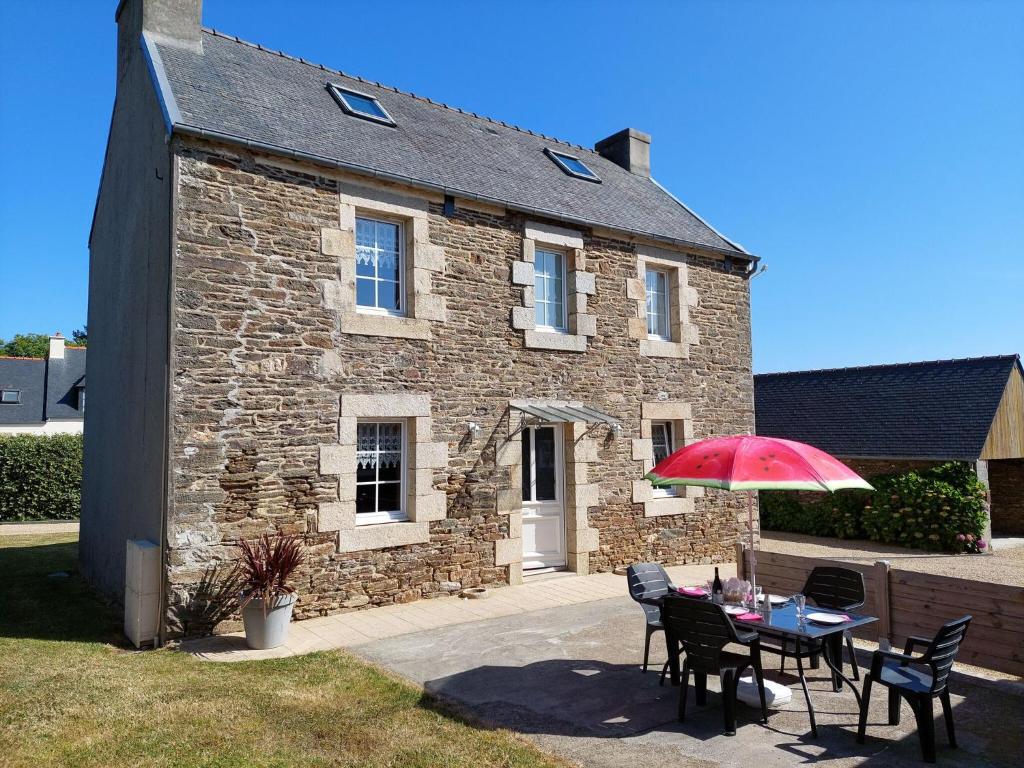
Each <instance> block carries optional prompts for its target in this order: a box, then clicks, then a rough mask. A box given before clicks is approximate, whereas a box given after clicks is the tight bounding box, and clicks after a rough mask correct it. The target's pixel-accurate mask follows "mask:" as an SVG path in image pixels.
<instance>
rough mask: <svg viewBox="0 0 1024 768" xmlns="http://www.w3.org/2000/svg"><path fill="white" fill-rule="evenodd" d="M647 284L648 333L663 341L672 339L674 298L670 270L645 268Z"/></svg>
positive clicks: (651, 336)
mask: <svg viewBox="0 0 1024 768" xmlns="http://www.w3.org/2000/svg"><path fill="white" fill-rule="evenodd" d="M645 281H646V284H647V335H648V336H649V337H650V338H653V339H659V340H661V341H672V326H671V316H672V312H671V310H672V305H671V302H672V299H671V294H670V292H669V289H668V285H669V275H668V272H666V271H664V270H660V269H647V270H645Z"/></svg>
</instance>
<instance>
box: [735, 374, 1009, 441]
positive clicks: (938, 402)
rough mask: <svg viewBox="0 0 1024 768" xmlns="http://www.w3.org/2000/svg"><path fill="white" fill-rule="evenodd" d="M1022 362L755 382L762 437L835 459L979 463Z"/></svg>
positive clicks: (785, 376)
mask: <svg viewBox="0 0 1024 768" xmlns="http://www.w3.org/2000/svg"><path fill="white" fill-rule="evenodd" d="M1015 367H1016V369H1017V370H1018V371H1021V363H1020V357H1019V356H1018V355H1003V356H999V357H978V358H967V359H963V360H937V361H934V362H924V363H904V364H899V365H875V366H867V367H862V368H835V369H831V370H821V371H794V372H792V373H768V374H761V375H757V376H755V377H754V415H755V420H756V423H757V434H759V435H765V436H768V437H782V438H787V439H790V440H798V441H800V442H802V443H809V444H811V445H814V446H817V447H818V448H821V449H822V450H824V451H827V452H829V453H832V454H835V455H837V456H850V457H852V456H858V457H868V456H879V457H883V456H884V457H901V458H910V457H915V458H934V459H964V460H975V459H977V458H978V457H979V456H980V455H981V450H982V448H983V446H984V444H985V438H986V437H987V436H988V432H989V429H990V428H991V426H992V419H993V418H994V416H995V412H996V409H997V408H998V406H999V401H1000V399H1001V398H1002V394H1003V390H1004V389H1005V388H1006V383H1007V381H1008V380H1009V377H1010V373H1011V372H1012V371H1013V370H1014V368H1015Z"/></svg>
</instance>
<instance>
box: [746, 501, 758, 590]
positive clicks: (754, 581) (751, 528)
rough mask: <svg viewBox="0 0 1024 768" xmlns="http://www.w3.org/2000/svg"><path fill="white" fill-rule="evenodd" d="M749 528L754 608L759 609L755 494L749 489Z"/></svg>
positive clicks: (751, 587)
mask: <svg viewBox="0 0 1024 768" xmlns="http://www.w3.org/2000/svg"><path fill="white" fill-rule="evenodd" d="M747 530H748V531H750V560H749V562H750V593H751V594H752V595H753V596H754V610H757V572H756V571H757V558H756V557H755V556H754V496H753V494H752V493H751V492H750V491H747Z"/></svg>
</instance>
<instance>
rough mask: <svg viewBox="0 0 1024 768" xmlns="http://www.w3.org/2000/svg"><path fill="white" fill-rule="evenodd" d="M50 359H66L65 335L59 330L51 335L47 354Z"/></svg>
mask: <svg viewBox="0 0 1024 768" xmlns="http://www.w3.org/2000/svg"><path fill="white" fill-rule="evenodd" d="M46 358H47V359H48V360H63V359H64V337H63V336H61V333H60V331H57V332H56V333H55V334H53V336H51V337H50V351H49V352H48V353H47V354H46Z"/></svg>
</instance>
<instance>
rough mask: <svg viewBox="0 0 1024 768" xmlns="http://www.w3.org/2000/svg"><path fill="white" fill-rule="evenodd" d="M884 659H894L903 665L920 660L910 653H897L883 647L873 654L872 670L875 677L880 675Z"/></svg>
mask: <svg viewBox="0 0 1024 768" xmlns="http://www.w3.org/2000/svg"><path fill="white" fill-rule="evenodd" d="M882 659H892V660H893V661H898V662H900V664H901V665H904V666H905V665H907V664H916V663H918V662H919V661H920V660H919V659H915V658H914V657H913V656H911V655H910V654H909V653H897V652H896V651H883V650H881V649H879V650H877V651H875V652H874V653H873V654H871V672H872V673H873V676H874V677H877V676H878V673H879V672H880V671H881V669H882Z"/></svg>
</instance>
